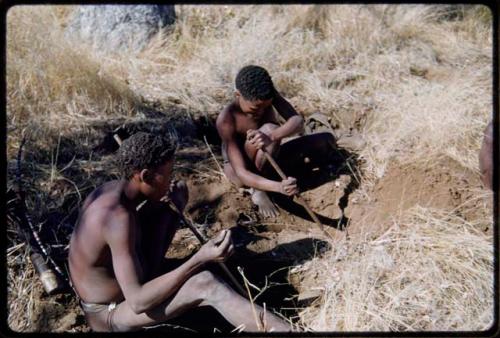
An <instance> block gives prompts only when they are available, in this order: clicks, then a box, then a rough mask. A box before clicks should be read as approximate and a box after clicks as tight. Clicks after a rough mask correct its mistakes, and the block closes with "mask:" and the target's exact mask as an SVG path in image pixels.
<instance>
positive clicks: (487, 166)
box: [479, 121, 493, 189]
mask: <svg viewBox="0 0 500 338" xmlns="http://www.w3.org/2000/svg"><path fill="white" fill-rule="evenodd" d="M479 169H480V171H481V180H482V181H483V184H484V186H485V187H486V188H488V189H493V121H492V122H490V123H489V124H488V126H486V129H485V130H484V138H483V143H482V145H481V150H480V151H479Z"/></svg>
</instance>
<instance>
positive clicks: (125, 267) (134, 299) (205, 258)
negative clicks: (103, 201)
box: [103, 209, 232, 313]
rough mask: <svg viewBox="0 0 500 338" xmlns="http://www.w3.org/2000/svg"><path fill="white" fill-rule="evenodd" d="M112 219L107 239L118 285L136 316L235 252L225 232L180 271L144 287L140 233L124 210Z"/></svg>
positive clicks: (111, 217) (105, 232)
mask: <svg viewBox="0 0 500 338" xmlns="http://www.w3.org/2000/svg"><path fill="white" fill-rule="evenodd" d="M109 220H110V221H109V223H108V224H107V225H106V226H105V228H104V230H103V231H104V238H105V240H106V242H107V243H108V245H109V247H110V248H111V255H112V260H113V270H114V273H115V276H116V279H117V280H118V284H119V285H120V288H121V290H122V292H123V295H124V296H125V299H126V301H127V303H128V304H129V305H130V307H131V308H132V310H133V311H134V312H135V313H143V312H145V311H148V310H150V309H152V308H154V307H155V306H157V305H159V304H161V303H162V302H164V301H165V300H166V299H167V298H169V297H170V296H171V295H173V293H174V292H176V291H177V290H178V289H179V288H180V287H181V286H182V284H183V283H184V282H185V281H186V280H187V279H188V278H189V277H190V276H192V275H193V274H194V273H195V272H196V271H198V270H199V269H200V267H201V266H202V265H203V264H205V263H207V262H209V261H215V260H221V259H224V258H225V257H227V256H228V255H229V254H230V253H231V251H232V244H231V242H230V241H231V236H230V234H228V233H224V237H223V238H222V239H220V238H217V241H218V242H216V241H214V240H211V241H209V242H208V243H207V244H205V245H204V246H203V247H202V248H201V249H200V250H199V251H198V252H197V253H196V254H195V255H193V256H192V257H191V258H190V259H189V260H188V261H187V262H185V263H184V264H182V265H181V266H180V267H178V268H177V269H175V270H172V271H170V272H168V273H166V274H163V275H161V276H159V277H157V278H155V279H153V280H151V281H149V282H147V283H145V284H143V283H142V281H141V277H142V267H141V265H140V261H139V258H138V255H137V252H136V248H135V242H136V238H135V237H136V236H137V234H136V229H135V224H134V221H133V220H132V217H131V215H130V214H129V212H127V211H126V210H124V209H123V210H118V211H114V212H113V213H112V214H110V216H109ZM218 237H220V236H218Z"/></svg>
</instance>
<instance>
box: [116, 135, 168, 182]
mask: <svg viewBox="0 0 500 338" xmlns="http://www.w3.org/2000/svg"><path fill="white" fill-rule="evenodd" d="M176 147H177V144H176V142H175V141H173V140H172V139H171V138H170V137H167V136H160V135H153V134H150V133H145V132H138V133H136V134H134V135H132V136H130V137H129V138H127V139H126V140H125V141H123V143H122V144H121V146H120V149H118V153H117V156H116V162H117V166H118V169H119V170H120V173H121V175H122V176H123V177H124V178H126V179H129V178H130V177H132V175H133V174H134V172H135V171H140V170H142V169H150V170H155V169H156V168H158V167H159V166H161V165H163V164H165V163H166V162H167V161H169V160H171V159H172V158H173V157H174V153H175V149H176Z"/></svg>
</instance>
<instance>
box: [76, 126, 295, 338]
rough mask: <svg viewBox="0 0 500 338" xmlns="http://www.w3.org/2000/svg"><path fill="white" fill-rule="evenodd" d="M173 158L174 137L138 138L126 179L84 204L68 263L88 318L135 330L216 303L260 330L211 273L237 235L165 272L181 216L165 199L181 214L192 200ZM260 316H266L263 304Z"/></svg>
mask: <svg viewBox="0 0 500 338" xmlns="http://www.w3.org/2000/svg"><path fill="white" fill-rule="evenodd" d="M174 152H175V145H174V144H173V143H172V142H171V141H170V140H169V139H167V138H163V137H159V136H154V135H152V134H148V133H137V134H135V135H133V136H131V137H130V138H128V139H126V140H125V141H124V142H123V144H122V145H121V147H120V149H119V151H118V154H117V159H118V165H119V167H120V170H121V172H122V174H123V175H124V179H122V180H119V181H111V182H108V183H106V184H104V185H103V186H101V187H99V188H97V189H96V190H94V191H93V192H92V193H91V194H90V196H89V197H87V199H86V200H85V202H84V203H83V206H82V210H81V212H80V217H79V220H78V223H77V225H76V227H75V229H74V232H73V234H72V237H71V242H70V251H69V258H68V259H69V270H70V275H71V280H72V283H73V286H74V288H75V291H76V293H77V294H78V296H79V297H80V299H81V306H82V309H83V311H84V313H85V316H86V319H87V321H88V323H89V325H90V326H91V328H92V329H93V330H94V331H133V330H138V329H140V328H142V327H144V326H150V325H156V324H159V323H161V322H164V321H165V320H167V319H169V318H172V317H175V316H177V315H179V314H181V313H183V312H184V311H186V310H188V309H190V308H194V307H197V306H203V305H209V306H212V307H214V308H215V309H216V310H217V311H219V312H220V313H221V314H222V315H223V316H224V317H225V318H226V319H227V320H228V321H229V322H230V323H231V324H232V325H234V326H235V327H237V326H240V325H243V326H244V328H245V330H247V331H256V330H257V329H258V327H257V323H256V322H255V321H254V320H253V318H254V317H253V315H252V307H251V304H250V303H249V301H248V300H247V299H245V298H243V297H242V296H240V295H239V294H237V293H236V292H235V291H234V290H232V289H231V288H230V287H229V286H228V285H227V284H226V283H224V282H223V281H222V280H221V279H219V278H218V277H217V276H215V275H213V274H212V273H211V272H209V271H207V270H204V268H205V266H206V264H207V263H210V262H222V261H224V260H225V259H227V258H228V257H229V256H230V255H231V253H232V252H233V244H232V242H231V234H230V231H228V230H226V231H222V232H221V233H219V234H218V235H217V236H216V237H215V238H214V239H212V240H210V241H209V242H208V243H206V244H205V245H203V246H202V247H201V249H200V250H199V251H198V252H197V253H196V254H194V255H193V256H192V257H191V258H190V259H189V260H187V261H186V262H185V263H184V264H182V265H181V266H179V267H178V268H176V269H174V270H171V271H168V272H166V271H165V270H164V266H163V263H164V256H165V253H166V251H167V249H168V247H169V245H170V243H171V241H172V238H173V236H174V233H175V231H176V230H177V227H178V225H179V217H178V216H177V215H176V214H175V213H174V212H173V211H172V210H171V209H170V208H169V207H168V206H167V204H166V203H164V202H162V201H161V199H162V198H163V197H164V196H165V195H166V194H168V197H169V198H170V199H171V201H172V202H173V203H174V204H175V205H176V207H177V208H178V209H179V210H180V211H181V212H182V210H184V207H185V206H186V203H187V200H188V192H187V188H186V185H185V184H184V183H183V182H179V183H171V175H172V169H173V163H174V160H173V156H174ZM144 202H145V204H144V206H142V207H141V208H140V209H139V211H137V208H138V206H140V205H141V204H142V203H144ZM256 310H257V312H258V313H262V312H264V310H263V309H262V308H261V307H260V306H256ZM265 316H266V319H267V323H268V327H269V329H271V330H275V331H289V330H290V327H289V326H288V325H287V324H286V323H285V322H284V321H282V320H281V319H279V318H278V317H277V316H275V315H273V314H271V313H269V312H266V313H265Z"/></svg>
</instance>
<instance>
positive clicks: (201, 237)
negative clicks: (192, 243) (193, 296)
mask: <svg viewBox="0 0 500 338" xmlns="http://www.w3.org/2000/svg"><path fill="white" fill-rule="evenodd" d="M169 202H170V203H169V205H170V207H171V208H172V209H173V210H174V211H175V212H176V213H177V214H178V215H179V217H180V218H181V221H182V222H183V223H184V224H186V225H187V227H188V228H189V229H190V230H191V231H192V232H193V234H194V235H195V236H196V238H197V239H198V241H200V243H201V244H205V243H206V242H208V238H207V237H205V236H204V235H203V234H202V233H201V232H200V231H199V230H198V229H197V228H196V227H195V226H194V224H193V223H191V222H190V221H188V220H187V219H186V217H185V216H184V214H183V213H182V212H180V210H179V209H177V206H176V205H175V204H174V203H173V202H172V201H170V200H169ZM218 264H219V266H220V268H221V269H222V270H223V271H224V273H225V274H226V275H227V276H228V277H229V279H230V280H231V282H233V284H234V285H235V286H236V288H237V289H238V291H239V293H240V294H241V295H242V296H244V297H246V296H247V294H246V292H245V289H243V286H241V284H240V283H239V282H238V280H237V279H236V277H234V275H233V274H232V273H231V271H229V269H228V268H227V266H226V264H224V263H223V262H218Z"/></svg>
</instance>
